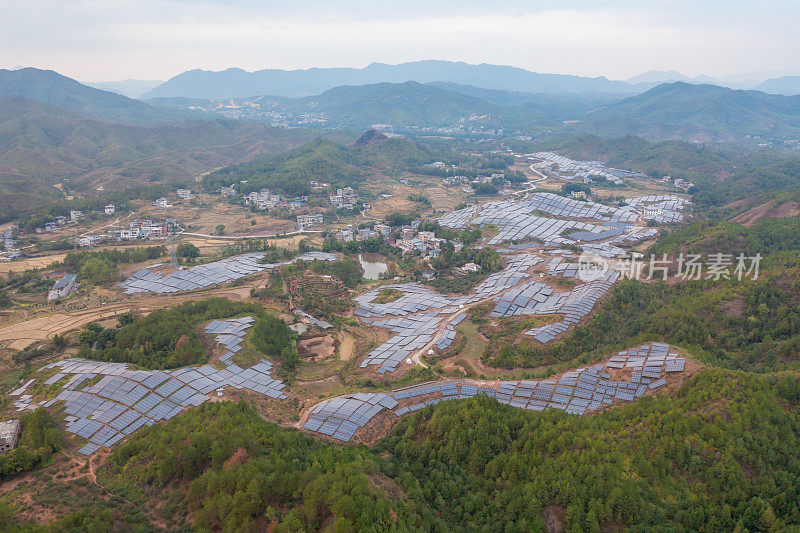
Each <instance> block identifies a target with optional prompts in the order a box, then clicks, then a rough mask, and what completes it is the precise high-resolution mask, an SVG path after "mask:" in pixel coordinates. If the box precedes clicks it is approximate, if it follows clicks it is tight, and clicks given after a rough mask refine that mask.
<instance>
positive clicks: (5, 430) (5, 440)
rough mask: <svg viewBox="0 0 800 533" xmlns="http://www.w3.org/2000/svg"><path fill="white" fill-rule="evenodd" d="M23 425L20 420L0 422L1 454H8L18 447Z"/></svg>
mask: <svg viewBox="0 0 800 533" xmlns="http://www.w3.org/2000/svg"><path fill="white" fill-rule="evenodd" d="M20 433H22V425H21V424H20V421H19V420H6V421H5V422H0V453H6V452H9V451H11V450H13V449H14V448H16V447H17V443H18V442H19V436H20Z"/></svg>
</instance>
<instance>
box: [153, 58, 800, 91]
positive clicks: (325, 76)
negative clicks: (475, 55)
mask: <svg viewBox="0 0 800 533" xmlns="http://www.w3.org/2000/svg"><path fill="white" fill-rule="evenodd" d="M764 79H765V78H761V80H764ZM406 81H416V82H419V83H432V82H437V83H454V84H459V85H469V86H473V87H478V88H482V89H494V90H505V91H517V92H526V93H558V94H564V93H611V94H628V95H631V94H637V93H641V92H644V91H646V90H648V89H652V88H653V87H655V86H656V85H659V84H661V83H670V82H675V81H683V82H687V83H707V84H714V85H719V86H726V87H730V88H734V89H750V88H755V86H756V85H757V84H758V83H760V81H753V79H741V80H738V79H737V80H736V81H725V80H719V79H716V78H712V77H710V76H696V77H694V78H690V77H688V76H685V75H683V74H681V73H680V72H677V71H674V70H671V71H655V70H654V71H650V72H646V73H643V74H640V75H638V76H634V77H632V78H629V79H627V80H624V81H615V80H609V79H608V78H605V77H603V76H599V77H584V76H570V75H563V74H540V73H536V72H531V71H528V70H525V69H521V68H516V67H510V66H504V65H490V64H485V63H482V64H480V65H473V64H468V63H463V62H456V61H435V60H426V61H414V62H408V63H400V64H398V65H388V64H385V63H372V64H370V65H368V66H367V67H365V68H360V69H359V68H311V69H305V70H281V69H264V70H257V71H254V72H248V71H246V70H243V69H240V68H229V69H226V70H222V71H208V70H200V69H196V70H190V71H187V72H184V73H182V74H178V75H177V76H174V77H173V78H170V79H169V80H167V81H166V82H164V83H162V84H160V85H158V86H156V87H154V88H152V89H151V90H150V91H148V92H146V93H144V94H143V95H141V96H142V98H159V97H169V98H174V97H187V98H212V99H227V98H248V97H253V96H258V95H264V94H269V95H273V96H286V97H294V98H297V97H303V96H311V95H315V94H320V93H323V92H325V91H327V90H329V89H333V88H334V87H339V86H342V85H368V84H375V83H402V82H406ZM764 83H766V84H768V85H767V86H769V85H770V84H771V83H773V80H767V81H766V82H764ZM774 83H776V84H778V85H779V86H780V87H781V88H780V89H779V90H775V91H772V90H770V91H766V92H781V93H782V94H798V93H800V87H798V86H797V85H795V84H791V85H788V86H787V85H780V82H774ZM759 90H761V89H759ZM786 91H793V92H786Z"/></svg>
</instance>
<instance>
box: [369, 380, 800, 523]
mask: <svg viewBox="0 0 800 533" xmlns="http://www.w3.org/2000/svg"><path fill="white" fill-rule="evenodd" d="M797 380H798V377H797V376H796V375H793V376H783V377H781V378H777V379H776V378H775V377H774V376H757V375H753V374H746V373H740V372H730V371H723V370H706V371H703V372H701V373H700V374H698V375H696V376H694V377H692V378H690V379H689V380H688V381H687V383H685V384H684V385H683V386H682V387H681V388H680V390H679V391H678V392H677V393H676V394H674V395H672V396H662V397H660V398H657V399H656V398H651V397H645V398H642V399H640V400H638V401H637V402H635V403H631V404H628V405H625V406H623V407H619V408H615V409H611V410H608V411H605V412H602V413H599V414H596V415H593V416H588V417H574V416H569V415H566V414H564V413H563V412H560V411H556V410H549V411H546V412H543V413H535V414H533V413H529V412H526V411H523V410H521V409H516V408H513V407H510V406H501V405H499V404H497V403H496V401H495V400H493V399H490V398H479V399H475V400H472V401H469V402H443V403H441V404H439V405H438V406H436V408H435V409H432V408H428V409H425V410H422V411H419V412H418V413H416V414H414V415H411V416H407V417H404V418H403V419H402V420H401V421H400V423H399V425H398V426H397V427H396V428H395V429H394V430H393V432H392V434H391V436H390V437H388V438H387V439H385V440H384V441H382V442H381V443H380V445H379V446H378V448H377V450H376V452H377V453H383V454H386V455H387V456H388V457H389V461H390V463H391V465H392V468H391V470H390V471H389V474H390V475H391V476H392V477H394V478H395V479H396V480H397V482H398V483H399V484H400V485H401V486H402V487H403V489H405V490H406V491H407V497H408V498H409V499H414V500H416V501H418V502H425V503H427V504H428V505H430V506H431V508H432V510H433V511H434V512H435V513H436V515H437V516H438V517H440V518H441V519H442V520H444V521H445V523H446V524H447V525H448V527H452V528H453V529H455V530H467V531H476V530H495V531H496V530H503V531H543V530H545V524H544V521H543V513H544V509H545V508H547V507H555V508H557V509H560V510H561V512H562V513H563V522H564V524H563V526H564V529H565V530H567V531H603V530H611V529H614V530H627V529H631V530H642V531H644V530H670V531H782V530H787V529H792V528H793V527H795V528H796V527H797V525H798V524H800V508H798V502H799V501H800V447H798V445H799V444H800V441H798V435H800V419H799V418H798V411H797V407H798V405H797V403H796V400H794V399H792V400H790V399H789V398H786V397H782V396H781V395H780V393H779V392H777V391H778V390H781V386H779V385H777V384H776V381H791V382H793V383H794V385H793V386H794V387H795V388H796V387H797V385H796V384H797ZM784 387H786V386H784ZM787 401H791V402H793V403H792V404H791V405H790V406H789V407H787V406H786V405H785V402H787ZM554 514H555V515H558V513H554Z"/></svg>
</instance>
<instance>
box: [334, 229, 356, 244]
mask: <svg viewBox="0 0 800 533" xmlns="http://www.w3.org/2000/svg"><path fill="white" fill-rule="evenodd" d="M336 239H337V240H340V241H342V242H350V241H352V240H353V230H350V229H342V230H339V231H338V232H337V233H336Z"/></svg>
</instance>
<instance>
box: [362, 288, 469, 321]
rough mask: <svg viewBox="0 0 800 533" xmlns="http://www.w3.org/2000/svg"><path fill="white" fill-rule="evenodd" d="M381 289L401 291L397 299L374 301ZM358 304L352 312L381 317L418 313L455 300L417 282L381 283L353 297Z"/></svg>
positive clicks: (448, 304)
mask: <svg viewBox="0 0 800 533" xmlns="http://www.w3.org/2000/svg"><path fill="white" fill-rule="evenodd" d="M383 290H396V291H400V292H402V293H403V294H402V296H400V298H398V299H397V300H394V301H392V302H387V303H374V302H373V300H375V299H376V298H378V296H379V295H380V293H381V291H383ZM354 300H355V301H356V303H357V304H359V305H358V308H357V309H356V310H355V312H354V314H355V315H356V316H360V317H365V318H366V317H383V316H386V315H406V314H409V313H418V312H420V311H427V310H428V309H432V308H436V309H440V308H443V307H449V306H452V305H455V300H454V299H452V298H450V297H449V296H444V295H442V294H439V293H437V292H435V291H433V290H431V289H429V288H428V287H425V286H423V285H420V284H418V283H397V284H393V285H383V286H382V287H379V288H377V289H373V290H371V291H368V292H365V293H364V294H362V295H360V296H356V297H355V298H354Z"/></svg>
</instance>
